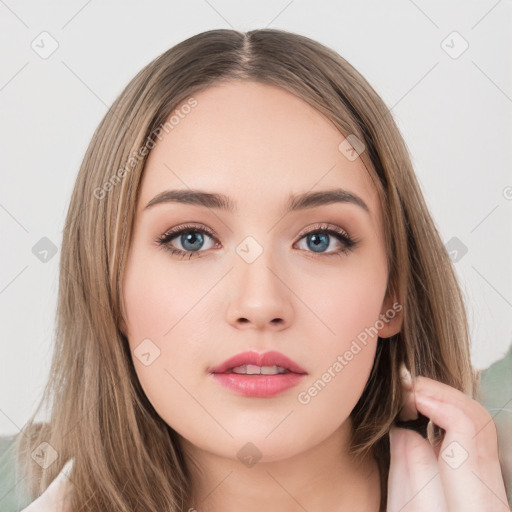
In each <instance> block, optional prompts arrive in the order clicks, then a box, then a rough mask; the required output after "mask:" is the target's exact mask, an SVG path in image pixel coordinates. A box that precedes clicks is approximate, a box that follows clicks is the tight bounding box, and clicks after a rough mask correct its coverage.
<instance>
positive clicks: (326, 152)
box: [138, 81, 379, 215]
mask: <svg viewBox="0 0 512 512" xmlns="http://www.w3.org/2000/svg"><path fill="white" fill-rule="evenodd" d="M193 98H194V100H195V106H193V107H192V108H186V109H185V108H183V105H185V104H186V102H184V103H183V104H182V105H181V106H179V107H178V108H177V109H176V110H175V111H174V112H173V113H172V116H174V117H172V116H170V118H169V119H171V117H172V121H173V122H172V123H168V125H167V127H168V129H167V130H164V131H161V140H158V139H157V140H158V141H157V143H156V145H155V146H154V147H153V149H152V150H151V152H150V154H149V157H148V159H147V161H146V166H145V169H144V176H143V180H142V187H141V193H140V200H139V208H138V211H139V212H140V211H141V210H143V209H144V207H145V206H146V204H147V203H148V202H149V201H151V199H152V198H153V197H155V196H156V195H157V194H159V193H161V192H163V191H164V190H169V189H170V190H176V189H178V190H187V189H200V190H205V191H208V192H218V193H222V194H225V195H228V196H230V197H232V198H233V201H234V202H235V204H236V206H237V208H236V210H237V211H240V210H241V209H242V208H244V207H246V208H250V207H252V208H253V209H254V210H255V211H258V210H260V209H261V207H262V206H265V207H268V208H271V207H272V205H273V204H274V203H275V204H276V207H279V208H281V207H282V206H283V202H287V201H288V199H289V196H290V195H296V194H301V193H304V192H308V191H311V192H314V191H317V190H318V191H320V190H328V189H334V188H336V189H338V188H343V189H344V190H347V191H349V192H352V193H353V194H355V195H357V196H359V197H361V198H363V199H364V202H365V203H366V204H367V205H368V207H369V209H370V213H371V214H372V215H377V214H378V209H379V204H378V197H377V193H376V190H375V188H374V185H373V183H372V181H371V178H370V176H369V175H368V171H367V170H366V168H365V166H364V164H363V162H362V161H361V159H360V158H357V159H355V160H349V159H347V158H346V156H345V154H344V153H342V151H340V149H339V146H340V143H342V142H343V141H344V139H345V136H344V135H342V134H341V133H340V132H339V130H338V129H337V128H336V126H335V125H334V124H333V123H332V122H331V121H330V120H329V119H328V118H327V117H325V116H323V115H322V114H321V113H319V112H318V111H317V110H315V109H314V108H313V107H312V106H310V105H309V104H308V103H306V102H305V101H304V100H302V99H301V98H298V97H297V96H295V95H294V94H292V93H290V92H288V91H285V90H284V89H281V88H279V87H275V86H272V85H267V84H261V83H258V82H249V81H234V82H226V83H221V84H217V85H215V86H213V87H210V88H208V89H206V90H204V91H202V92H200V93H198V94H196V95H194V97H193ZM189 104H192V103H190V102H189Z"/></svg>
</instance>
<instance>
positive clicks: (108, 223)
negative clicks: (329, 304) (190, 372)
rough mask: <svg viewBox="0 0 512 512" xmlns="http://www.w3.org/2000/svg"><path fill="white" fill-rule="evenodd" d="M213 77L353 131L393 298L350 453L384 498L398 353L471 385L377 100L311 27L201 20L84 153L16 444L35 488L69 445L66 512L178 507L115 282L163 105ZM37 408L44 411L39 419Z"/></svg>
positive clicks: (430, 245) (415, 199) (428, 238)
mask: <svg viewBox="0 0 512 512" xmlns="http://www.w3.org/2000/svg"><path fill="white" fill-rule="evenodd" d="M223 80H253V81H259V82H262V83H266V84H271V85H274V86H278V87H282V88H284V89H286V90H288V91H290V92H292V93H293V94H295V95H296V96H298V97H300V98H302V99H303V100H304V101H306V102H307V103H309V104H310V105H312V106H313V107H314V108H315V109H317V110H318V111H319V112H320V113H322V114H323V115H325V116H327V117H328V118H329V119H330V120H331V121H332V122H333V123H334V124H335V126H336V127H337V128H338V129H339V131H340V132H341V133H342V134H343V135H344V136H345V137H348V136H355V137H357V139H359V141H362V142H363V143H364V147H365V149H364V151H363V152H362V153H361V154H360V156H359V158H361V160H362V162H363V163H364V165H365V167H366V169H367V171H368V172H369V173H370V176H371V177H372V179H373V181H374V183H375V186H376V188H377V190H378V193H379V196H380V201H381V204H382V209H383V215H384V229H385V240H386V247H387V259H388V268H389V278H388V293H389V294H392V296H394V297H395V298H396V299H397V301H398V302H399V303H400V304H401V305H402V311H401V314H402V327H401V331H400V332H399V333H398V334H396V335H394V336H392V337H391V338H388V339H379V341H378V344H377V352H376V357H375V362H374V366H373V369H372V372H371V375H370V378H369V380H368V382H367V385H366V387H365V389H364V392H363V394H362V396H361V397H360V400H359V401H358V403H357V405H356V406H355V408H354V409H353V411H352V413H351V417H352V421H353V426H354V432H353V437H352V442H351V450H352V453H354V454H356V455H357V454H359V455H365V454H368V453H371V454H373V456H375V457H376V459H377V460H378V462H379V465H380V470H381V490H382V493H381V496H382V503H385V500H386V489H387V473H388V470H389V438H388V431H389V429H390V426H391V424H392V422H393V420H394V419H395V417H396V415H397V413H398V412H399V409H400V405H401V403H400V401H401V397H402V395H401V393H402V391H401V387H400V383H399V373H398V369H399V365H400V363H401V362H402V361H403V362H405V364H406V365H407V367H408V368H409V369H410V370H411V373H412V375H413V377H414V376H415V375H418V374H421V375H425V376H427V377H430V378H433V379H436V380H439V381H441V382H444V383H446V384H448V385H450V386H453V387H455V388H457V389H459V390H461V391H463V392H466V393H468V394H470V396H474V394H475V392H476V378H475V374H474V372H473V370H472V367H471V361H470V353H469V341H468V327H467V320H466V313H465V309H464V304H463V299H462V295H461V291H460V289H459V286H458V283H457V280H456V277H455V274H454V270H453V267H452V263H451V261H450V258H449V256H448V254H447V251H446V250H445V247H444V245H443V243H442V241H441V239H440V236H439V234H438V231H437V229H436V226H435V224H434V222H433V219H432V217H431V215H430V213H429V211H428V209H427V206H426V204H425V201H424V199H423V196H422V192H421V190H420V187H419V184H418V182H417V179H416V177H415V174H414V171H413V167H412V164H411V161H410V157H409V155H408V151H407V148H406V145H405V143H404V140H403V139H402V136H401V134H400V132H399V130H398V128H397V126H396V124H395V122H394V120H393V118H392V116H391V114H390V111H389V109H388V108H387V107H386V105H385V104H384V102H383V101H382V99H381V98H380V97H379V96H378V95H377V93H376V92H375V91H374V89H373V88H372V87H371V86H370V85H369V84H368V82H367V81H366V80H365V78H364V77H363V76H361V74H359V73H358V72H357V71H356V70H355V69H354V67H352V66H351V65H350V64H349V63H348V62H347V61H346V60H344V59H343V58H342V57H341V56H340V55H338V54H337V53H336V52H335V51H333V50H331V49H329V48H327V47H325V46H323V45H321V44H320V43H318V42H316V41H314V40H311V39H309V38H307V37H304V36H301V35H297V34H294V33H290V32H286V31H283V30H276V29H262V30H251V31H249V32H246V33H243V32H239V31H236V30H211V31H207V32H203V33H201V34H198V35H195V36H193V37H191V38H189V39H187V40H185V41H183V42H181V43H179V44H177V45H176V46H174V47H172V48H171V49H169V50H168V51H166V52H165V53H163V54H162V55H161V56H159V57H157V58H156V59H154V60H153V61H152V62H150V63H149V64H148V65H147V66H146V67H145V68H144V69H142V70H141V71H140V72H139V73H138V74H137V75H136V76H135V77H134V78H133V80H132V81H131V82H130V83H129V84H128V85H127V87H126V88H125V89H124V91H123V92H122V93H121V94H120V95H119V97H118V98H117V99H116V101H115V102H114V104H113V105H112V107H111V108H110V109H109V111H108V112H107V114H106V115H105V117H104V119H103V120H102V121H101V123H100V125H99V126H98V128H97V129H96V131H95V133H94V135H93V137H92V140H91V143H90V145H89V147H88V149H87V151H86V154H85V157H84V159H83V162H82V165H81V167H80V171H79V173H78V177H77V179H76V183H75V186H74V190H73V194H72V197H71V202H70V206H69V211H68V214H67V218H66V223H65V227H64V231H63V240H62V253H61V260H60V276H59V279H60V281H59V296H58V308H57V315H56V323H55V350H54V354H53V359H52V363H51V369H50V378H49V380H48V382H47V385H46V388H45V390H44V394H43V396H42V398H41V402H40V403H39V405H38V407H37V410H36V412H34V414H33V415H32V417H31V418H30V420H29V421H28V423H27V424H26V425H25V427H24V430H23V434H22V435H20V436H18V440H17V450H18V455H19V461H20V464H21V467H22V473H23V474H24V475H27V476H28V478H27V481H28V482H29V487H28V488H29V491H30V493H31V496H32V497H33V498H34V499H35V497H37V496H38V495H39V494H40V493H42V492H43V491H44V490H45V489H46V488H47V487H48V485H49V484H50V482H51V481H52V480H53V479H54V478H55V476H56V475H57V473H58V472H59V470H60V469H61V468H62V466H63V464H64V463H65V461H66V460H68V459H69V458H72V457H73V458H74V459H75V464H74V468H73V472H72V474H71V480H72V482H73V483H74V492H73V497H72V499H73V502H72V505H71V507H72V509H73V510H76V511H79V510H80V511H98V510H109V511H113V510H116V511H120V512H133V511H144V512H162V511H164V510H165V511H169V512H170V511H173V512H174V511H176V512H177V511H182V510H186V509H187V508H188V504H189V502H188V497H189V493H190V481H189V477H190V473H189V472H188V470H187V461H186V460H185V459H184V456H183V453H182V451H181V450H180V445H179V438H178V436H177V434H176V432H175V431H173V429H172V428H170V427H169V426H168V425H167V424H166V423H165V422H164V420H163V419H162V418H160V417H159V415H158V414H157V413H156V412H155V410H154V409H153V407H152V405H151V404H150V402H149V401H148V399H147V398H146V396H145V394H144V392H143V390H142V388H141V386H140V384H139V381H138V379H137V376H136V373H135V370H134V367H133V363H132V359H131V355H130V350H129V345H128V340H127V339H126V337H125V336H124V334H123V333H122V332H121V330H120V325H121V320H122V319H123V318H124V316H123V315H124V311H123V308H122V288H121V283H122V279H121V278H122V275H123V271H124V267H125V262H126V257H127V252H128V248H129V244H130V240H131V234H132V228H133V224H134V215H135V211H136V203H137V197H138V191H139V188H140V184H141V179H142V173H143V170H144V165H145V162H146V159H147V155H148V151H150V149H151V147H153V145H154V144H155V138H157V137H159V134H160V133H161V130H162V129H166V130H167V129H169V128H170V127H171V125H172V123H171V124H169V119H170V116H171V114H173V111H174V110H175V109H177V108H178V107H179V106H180V105H183V104H185V105H187V104H188V105H189V107H188V108H189V109H190V108H193V101H194V100H193V95H194V94H196V93H198V92H200V91H201V90H204V89H206V88H208V87H209V86H211V85H214V84H216V83H218V82H219V81H223ZM191 98H192V101H191ZM182 108H183V109H184V107H182ZM166 123H167V124H166ZM159 130H160V131H159ZM352 140H354V139H352ZM44 404H47V405H48V406H49V410H50V411H51V413H50V416H49V420H48V421H47V422H36V421H35V417H36V414H38V412H39V411H40V410H41V409H42V408H43V405H44ZM43 442H47V443H49V445H50V446H51V447H52V448H53V449H54V450H55V451H56V454H58V458H57V461H56V463H54V464H51V465H50V466H49V467H48V468H47V469H44V470H43V469H41V467H40V466H39V465H38V464H36V463H35V462H34V460H33V459H32V457H31V452H32V450H34V449H35V448H36V447H38V446H40V445H41V443H43ZM45 446H46V445H45Z"/></svg>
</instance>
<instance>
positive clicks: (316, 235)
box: [156, 224, 358, 259]
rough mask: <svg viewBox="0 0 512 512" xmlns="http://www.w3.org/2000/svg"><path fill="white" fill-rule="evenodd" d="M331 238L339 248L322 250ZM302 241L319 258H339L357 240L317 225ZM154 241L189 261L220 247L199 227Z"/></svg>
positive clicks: (178, 229) (185, 227) (176, 230)
mask: <svg viewBox="0 0 512 512" xmlns="http://www.w3.org/2000/svg"><path fill="white" fill-rule="evenodd" d="M205 236H206V237H207V238H210V239H211V240H212V242H211V243H210V246H209V247H206V248H204V247H203V245H204V240H205ZM331 237H334V238H335V240H337V241H338V244H340V245H341V248H339V249H338V250H334V251H329V252H326V251H324V249H326V248H327V247H329V246H330V238H331ZM176 239H178V241H179V244H180V245H181V247H182V249H179V248H176V247H174V246H173V243H175V242H174V240H176ZM303 239H304V240H305V241H306V245H307V248H308V249H311V251H312V252H313V253H316V254H319V255H320V256H336V255H337V256H339V255H341V254H342V253H343V254H348V253H349V252H350V251H352V250H353V249H354V247H355V246H356V245H357V244H358V241H357V240H353V239H352V238H351V237H350V236H349V235H348V234H347V233H346V232H345V231H343V230H341V229H340V228H338V227H337V226H333V228H332V229H329V228H328V227H327V225H325V224H322V225H319V226H317V227H316V229H313V230H310V231H308V232H307V233H304V234H302V236H301V237H300V239H299V242H300V241H302V240H303ZM156 241H157V243H158V245H159V246H162V247H163V248H164V249H165V250H168V251H170V252H171V254H174V255H177V256H180V257H182V258H183V257H185V256H188V257H189V259H190V258H192V257H193V256H199V254H198V253H200V252H205V250H208V249H211V248H212V247H214V246H220V244H219V242H218V241H217V239H216V237H215V236H214V234H213V233H212V232H211V231H209V230H208V229H206V228H204V227H199V226H182V227H179V228H175V229H173V230H171V231H168V232H167V233H165V234H164V235H162V236H161V237H160V238H158V239H157V240H156ZM201 249H203V250H201ZM306 250H307V249H306Z"/></svg>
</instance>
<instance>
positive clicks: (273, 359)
mask: <svg viewBox="0 0 512 512" xmlns="http://www.w3.org/2000/svg"><path fill="white" fill-rule="evenodd" d="M244 364H254V365H257V366H274V365H276V366H281V367H282V368H286V369H287V370H289V373H280V374H277V375H258V374H256V375H245V374H238V373H226V372H227V371H228V370H230V369H231V368H235V367H236V366H242V365H244ZM209 373H210V375H211V376H212V377H213V378H214V379H215V380H216V381H217V382H218V383H219V384H221V385H222V386H224V387H226V388H228V389H230V390H232V391H234V392H235V393H237V394H239V395H245V396H248V397H255V398H270V397H272V396H275V395H278V394H279V393H282V392H284V391H286V390H287V389H290V388H292V387H294V386H297V385H298V384H299V383H300V382H301V381H302V379H303V378H304V377H305V376H306V375H307V372H306V370H304V368H302V367H301V366H300V365H299V364H297V363H296V362H295V361H292V360H291V359H290V358H288V357H286V356H285V355H284V354H281V353H280V352H276V351H270V352H264V353H259V352H254V351H249V352H242V353H240V354H237V355H236V356H234V357H231V358H229V359H227V360H226V361H224V362H223V363H222V364H220V365H218V366H214V367H213V368H211V369H210V370H209Z"/></svg>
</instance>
